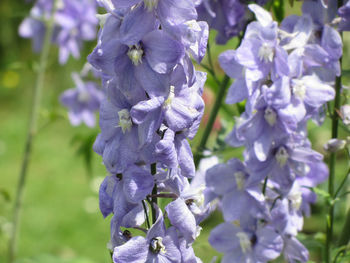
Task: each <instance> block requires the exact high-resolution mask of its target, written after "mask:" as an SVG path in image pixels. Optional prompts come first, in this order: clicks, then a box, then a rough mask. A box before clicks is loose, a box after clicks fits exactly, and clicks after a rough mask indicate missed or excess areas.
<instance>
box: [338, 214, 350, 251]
mask: <svg viewBox="0 0 350 263" xmlns="http://www.w3.org/2000/svg"><path fill="white" fill-rule="evenodd" d="M349 240H350V209H349V211H348V214H347V216H346V221H345V224H344V227H343V230H342V232H341V234H340V238H339V241H338V246H339V247H341V246H345V245H346V244H348V242H349Z"/></svg>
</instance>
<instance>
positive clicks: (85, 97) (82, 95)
mask: <svg viewBox="0 0 350 263" xmlns="http://www.w3.org/2000/svg"><path fill="white" fill-rule="evenodd" d="M89 100H90V94H89V92H87V91H86V90H83V91H80V92H79V93H78V101H79V102H81V103H86V102H88V101H89Z"/></svg>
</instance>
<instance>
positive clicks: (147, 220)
mask: <svg viewBox="0 0 350 263" xmlns="http://www.w3.org/2000/svg"><path fill="white" fill-rule="evenodd" d="M142 206H143V211H144V212H145V215H146V224H147V228H148V229H150V228H151V226H150V224H149V218H148V212H147V207H146V203H145V200H142Z"/></svg>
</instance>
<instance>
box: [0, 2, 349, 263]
mask: <svg viewBox="0 0 350 263" xmlns="http://www.w3.org/2000/svg"><path fill="white" fill-rule="evenodd" d="M30 7H31V4H26V3H25V1H13V0H1V1H0V25H1V27H0V30H1V31H0V262H1V263H2V262H6V261H7V260H6V257H7V244H8V239H9V233H10V230H11V227H12V224H11V220H12V207H13V201H14V196H15V189H16V185H17V179H18V174H19V168H20V163H21V159H22V155H23V149H24V141H25V138H26V132H27V125H28V117H29V109H30V101H31V97H32V90H33V86H34V83H35V78H36V69H37V61H38V55H37V54H33V52H32V49H31V43H30V40H27V39H21V38H20V37H19V36H18V31H17V30H18V26H19V24H20V22H21V21H22V20H23V18H24V17H25V16H26V15H27V14H28V12H29V10H30ZM299 7H300V5H299V4H296V5H295V6H294V8H293V9H290V8H287V9H286V10H287V13H292V12H294V11H295V12H297V13H298V12H299V11H298V8H299ZM212 33H213V34H212V36H211V43H212V53H213V58H214V60H215V61H216V57H217V56H218V54H219V53H220V52H222V51H223V50H226V49H228V48H234V47H235V45H236V40H232V41H230V42H229V43H228V44H227V45H226V46H224V47H217V46H215V45H214V44H213V36H214V35H215V33H214V32H212ZM349 39H350V38H349V36H348V35H347V34H345V40H344V43H345V44H344V45H345V52H344V66H343V68H344V69H350V66H349V65H350V63H349V61H350V60H349V58H350V54H349V52H348V47H349V44H350V41H349ZM93 47H94V43H88V44H86V45H85V48H84V50H83V52H82V55H81V60H79V61H76V60H73V59H70V60H69V61H68V63H67V64H66V65H64V66H60V65H59V64H58V63H57V48H56V47H55V46H53V47H52V49H51V53H50V58H49V65H48V70H47V74H46V78H45V88H44V92H43V100H42V107H41V110H40V120H39V127H40V129H39V133H38V135H37V137H36V140H35V145H34V150H33V155H32V158H31V164H30V166H29V173H28V178H27V179H28V180H27V185H26V189H25V193H24V202H23V210H22V218H21V225H20V237H19V243H18V245H19V247H18V248H19V249H18V260H17V262H23V263H31V262H47V263H54V262H65V263H73V262H74V263H93V262H96V263H97V262H111V260H110V255H109V252H108V251H107V247H106V244H107V242H108V240H109V220H110V218H107V219H103V217H102V215H101V214H100V212H99V210H98V188H99V184H100V182H101V181H102V179H103V178H104V176H106V174H107V173H106V171H105V169H104V167H103V165H102V162H101V158H100V157H99V156H98V155H97V154H94V153H92V152H91V151H89V147H88V146H89V144H88V143H86V144H85V145H84V144H83V142H86V141H87V142H92V140H93V138H94V136H95V135H96V134H97V132H98V128H96V129H94V130H91V129H88V128H87V127H85V126H80V127H75V128H73V127H72V126H71V125H70V124H69V122H68V120H67V117H66V112H65V109H63V108H62V107H61V106H60V104H59V102H58V97H59V94H60V93H61V92H62V91H64V90H65V89H68V88H72V87H73V82H72V80H71V78H70V74H71V72H73V71H80V70H81V68H82V67H83V65H84V63H85V58H86V56H87V55H88V54H89V53H90V52H91V50H92V48H93ZM204 63H207V62H206V59H205V60H204ZM215 69H216V71H217V72H218V75H219V76H220V77H222V76H223V72H222V71H221V70H220V67H219V65H218V63H217V62H215ZM344 79H345V81H344V84H345V85H346V84H348V80H349V78H348V76H347V75H345V77H344ZM216 89H217V87H216V85H215V82H214V81H213V79H212V78H211V77H210V76H209V77H208V82H207V86H206V94H205V98H206V101H207V102H208V105H209V104H212V103H211V101H212V100H213V99H214V97H215V91H216ZM345 93H348V92H347V90H345ZM343 100H344V101H345V100H347V99H346V98H345V97H344V99H343ZM209 110H210V106H209V107H208V109H207V112H208V111H209ZM233 114H237V108H236V106H225V107H224V109H222V110H221V112H220V117H219V118H218V119H217V122H216V124H215V131H214V132H213V134H212V136H211V138H210V144H209V145H210V147H216V148H220V147H222V140H223V138H224V136H225V134H227V132H229V130H230V129H231V128H232V126H233V122H232V115H233ZM205 119H207V117H205V118H204V122H205ZM309 126H310V138H311V140H312V142H313V147H314V149H316V150H318V151H320V152H323V150H322V146H323V144H324V143H325V142H326V141H327V140H328V139H329V138H330V129H329V127H330V122H329V120H327V121H326V122H325V125H324V126H323V127H322V128H319V127H317V126H316V125H314V124H312V123H310V125H309ZM201 133H202V130H200V131H199V133H198V136H197V138H196V139H195V140H194V141H193V142H192V145H193V146H196V144H197V142H198V138H200V136H201ZM348 135H349V134H348V133H347V132H345V131H343V130H342V129H341V136H340V137H341V138H345V137H346V136H348ZM79 152H80V154H78V153H79ZM241 152H242V149H232V148H227V147H226V148H224V150H223V153H222V154H221V157H222V158H223V159H228V158H232V157H239V158H241ZM81 153H83V154H81ZM325 159H326V161H327V155H326V156H325ZM348 159H349V156H347V154H346V152H340V153H339V154H338V162H337V183H339V181H340V180H341V178H343V176H344V175H345V173H346V171H347V169H348V168H347V167H348ZM86 160H89V161H90V163H91V167H87V166H86ZM88 168H89V169H88ZM321 188H324V189H326V186H325V185H323V186H321ZM347 209H348V207H347V202H346V198H344V199H343V200H342V201H340V202H338V203H337V206H336V211H335V213H336V217H335V240H336V239H337V238H338V236H339V232H340V230H341V228H342V226H343V222H344V215H345V212H346V211H347ZM325 212H326V210H325V207H324V200H323V199H322V198H320V199H319V202H318V203H317V204H316V205H315V206H314V207H313V216H312V217H311V218H307V219H306V220H305V227H304V231H303V233H302V234H301V235H300V239H301V240H302V241H303V242H304V244H306V246H307V247H308V248H309V249H310V251H311V254H312V256H311V259H312V260H313V261H314V262H321V258H320V257H321V254H322V242H323V241H324V235H323V234H322V232H324V230H325ZM221 221H222V219H221V216H220V214H219V213H214V214H213V215H212V216H211V217H210V218H209V219H208V220H207V221H205V222H204V223H203V224H202V227H203V231H202V234H201V236H200V237H199V239H198V240H197V241H196V243H195V244H194V249H195V251H196V254H197V256H198V257H200V258H201V259H202V260H203V262H204V263H209V262H211V260H212V258H213V256H219V254H218V253H217V252H216V251H214V250H213V249H212V248H211V247H210V246H209V244H208V242H207V238H208V235H209V232H210V230H211V229H212V228H213V227H214V226H215V225H217V224H219V223H220V222H221ZM278 261H282V260H278Z"/></svg>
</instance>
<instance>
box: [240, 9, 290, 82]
mask: <svg viewBox="0 0 350 263" xmlns="http://www.w3.org/2000/svg"><path fill="white" fill-rule="evenodd" d="M249 8H250V9H251V10H252V11H253V12H254V13H255V16H256V18H257V20H258V21H257V22H252V23H250V24H249V25H248V26H247V30H246V33H245V37H244V39H243V41H242V44H241V45H240V46H239V48H238V49H237V50H236V54H235V57H236V61H237V63H238V64H240V65H242V66H244V67H245V70H246V72H245V74H246V79H247V80H249V81H258V80H261V79H264V78H266V77H267V76H268V75H269V74H271V78H272V80H275V79H276V78H279V77H282V76H288V74H289V68H288V63H287V60H288V54H287V52H286V51H285V50H284V49H283V48H282V47H281V46H280V45H279V44H278V39H277V36H278V35H277V33H278V30H277V29H278V28H277V23H276V22H274V21H273V20H272V17H271V15H270V14H269V13H268V12H267V11H265V10H264V9H263V8H262V7H260V6H258V5H249Z"/></svg>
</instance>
